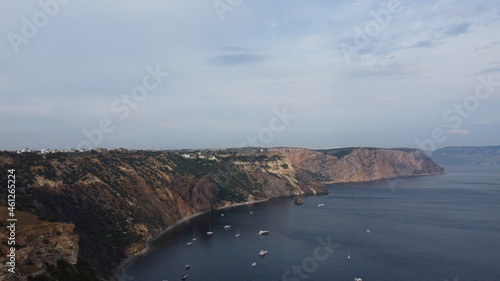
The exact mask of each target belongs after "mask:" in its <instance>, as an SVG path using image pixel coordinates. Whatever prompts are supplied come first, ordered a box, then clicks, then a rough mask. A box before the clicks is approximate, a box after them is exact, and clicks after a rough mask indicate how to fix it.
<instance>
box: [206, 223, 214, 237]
mask: <svg viewBox="0 0 500 281" xmlns="http://www.w3.org/2000/svg"><path fill="white" fill-rule="evenodd" d="M212 234H214V233H213V231H212V225H210V230H209V231H207V235H212Z"/></svg>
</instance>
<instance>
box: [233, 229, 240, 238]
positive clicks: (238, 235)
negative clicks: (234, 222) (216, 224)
mask: <svg viewBox="0 0 500 281" xmlns="http://www.w3.org/2000/svg"><path fill="white" fill-rule="evenodd" d="M234 237H240V228H239V227H238V233H236V235H234Z"/></svg>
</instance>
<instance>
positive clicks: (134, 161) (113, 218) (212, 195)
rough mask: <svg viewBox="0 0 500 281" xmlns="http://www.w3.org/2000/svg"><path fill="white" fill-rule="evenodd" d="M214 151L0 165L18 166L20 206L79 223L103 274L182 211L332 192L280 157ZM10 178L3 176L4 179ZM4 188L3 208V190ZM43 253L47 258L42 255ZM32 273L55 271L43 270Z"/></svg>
mask: <svg viewBox="0 0 500 281" xmlns="http://www.w3.org/2000/svg"><path fill="white" fill-rule="evenodd" d="M209 156H210V155H197V156H194V155H193V156H190V157H182V156H181V155H179V154H177V153H162V152H146V151H136V152H104V153H56V154H46V155H40V154H35V153H23V154H15V153H3V154H0V167H2V169H3V170H4V171H6V170H7V169H15V170H16V181H17V189H16V200H17V208H20V209H22V210H25V211H28V212H30V213H32V214H36V215H37V216H43V217H46V218H50V219H51V220H54V221H62V222H67V223H70V222H71V223H72V224H74V225H76V229H75V231H76V233H77V234H78V235H79V238H80V247H79V250H80V251H79V252H78V259H79V260H82V261H85V262H87V263H89V264H90V265H91V266H92V267H93V268H95V269H96V272H98V273H99V274H100V275H101V276H103V277H109V275H110V273H111V269H112V268H113V267H115V266H116V265H117V264H118V263H119V262H120V261H121V260H122V259H123V258H125V257H127V256H130V255H133V254H137V253H140V252H141V251H144V250H145V249H146V245H147V241H148V240H150V239H152V238H153V237H154V236H155V235H157V234H158V233H160V232H161V231H163V230H164V229H165V228H167V227H169V226H171V225H173V224H175V223H176V222H177V221H179V220H180V219H182V218H183V217H186V216H189V215H192V214H195V213H198V212H205V211H209V210H211V209H214V208H217V207H221V206H225V205H227V204H232V203H241V202H247V201H254V200H263V199H269V198H272V197H277V196H289V195H294V194H313V193H326V192H327V191H326V189H325V188H324V187H323V186H322V185H320V184H318V183H316V182H315V181H313V180H311V179H308V178H299V176H298V175H297V171H295V169H294V167H293V166H292V164H291V163H290V162H289V161H288V160H287V159H283V158H282V157H281V156H279V155H272V154H269V153H267V152H262V153H259V154H255V153H250V154H249V153H239V154H236V153H228V154H221V155H218V157H217V158H215V157H214V156H213V155H212V156H211V157H212V160H209ZM5 177H6V175H5V173H4V174H2V175H0V180H1V182H6V178H5ZM0 194H1V197H0V202H1V203H2V205H4V206H6V205H7V204H6V200H5V199H6V198H7V194H6V189H2V190H1V191H0ZM28 233H29V231H28ZM32 234H33V235H38V233H32ZM28 235H30V234H28ZM35 255H37V253H35ZM38 255H39V256H40V258H42V257H43V259H49V257H47V255H46V254H45V253H42V252H40V253H38ZM50 259H51V260H52V259H56V258H50ZM68 262H69V263H71V264H73V263H75V261H74V260H71V261H68ZM27 272H28V271H27ZM29 272H30V274H33V275H36V274H47V275H51V273H50V271H49V270H47V269H46V268H45V269H44V268H41V269H40V270H39V271H36V272H34V271H29ZM52 277H54V276H53V274H52Z"/></svg>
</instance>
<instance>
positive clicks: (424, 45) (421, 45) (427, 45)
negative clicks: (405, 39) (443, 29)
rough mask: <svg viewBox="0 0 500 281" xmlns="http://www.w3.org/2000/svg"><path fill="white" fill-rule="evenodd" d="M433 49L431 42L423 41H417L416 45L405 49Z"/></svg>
mask: <svg viewBox="0 0 500 281" xmlns="http://www.w3.org/2000/svg"><path fill="white" fill-rule="evenodd" d="M432 47H434V43H432V42H431V40H424V41H419V42H418V43H416V44H414V45H411V46H410V47H408V48H407V49H414V48H432Z"/></svg>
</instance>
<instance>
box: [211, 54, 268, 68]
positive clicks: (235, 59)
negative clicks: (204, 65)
mask: <svg viewBox="0 0 500 281" xmlns="http://www.w3.org/2000/svg"><path fill="white" fill-rule="evenodd" d="M267 59H268V56H260V55H252V54H235V55H218V56H215V57H212V58H210V60H209V62H208V64H210V65H217V66H233V65H248V64H254V63H259V62H263V61H266V60H267Z"/></svg>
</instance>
